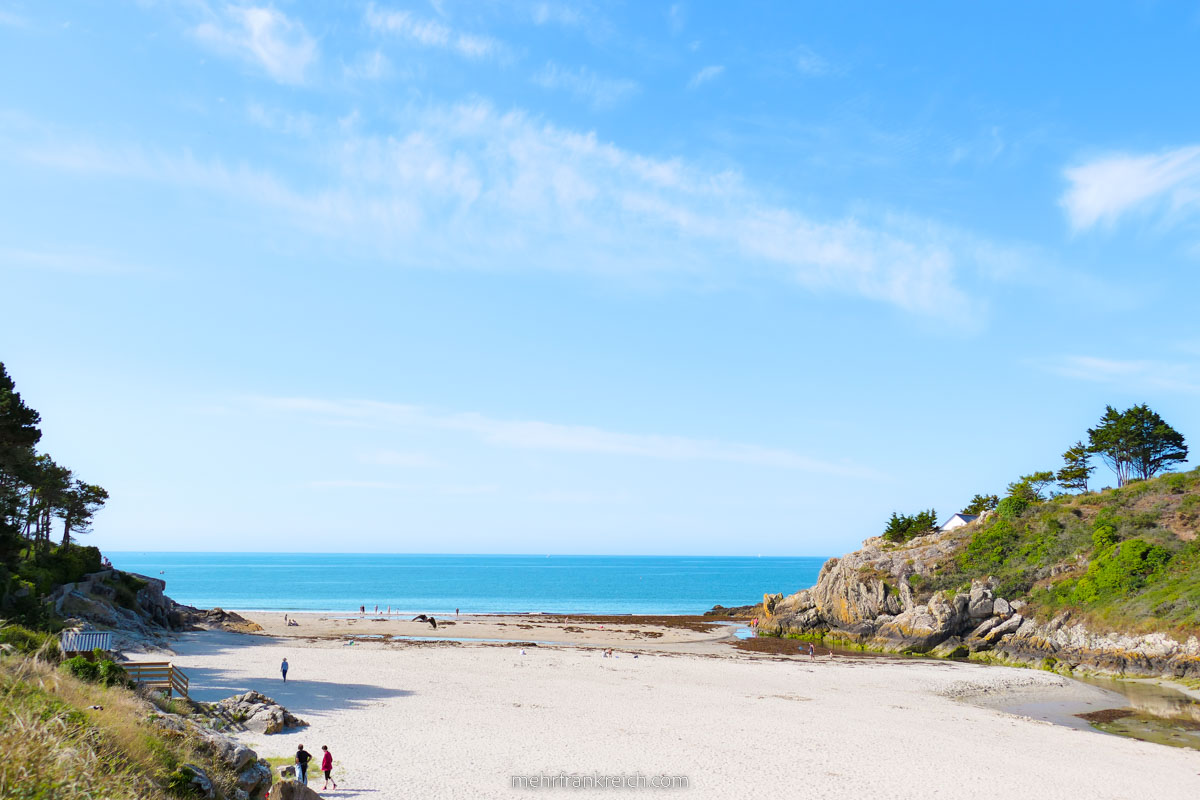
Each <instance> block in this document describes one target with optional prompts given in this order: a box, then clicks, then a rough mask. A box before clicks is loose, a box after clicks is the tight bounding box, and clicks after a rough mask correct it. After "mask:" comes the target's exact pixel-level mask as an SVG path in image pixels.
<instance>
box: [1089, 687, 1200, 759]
mask: <svg viewBox="0 0 1200 800" xmlns="http://www.w3.org/2000/svg"><path fill="white" fill-rule="evenodd" d="M1076 680H1078V681H1080V682H1081V683H1087V684H1090V685H1092V686H1096V687H1099V688H1101V689H1105V690H1107V691H1109V692H1112V693H1115V694H1117V695H1120V696H1121V699H1122V701H1123V705H1120V706H1114V707H1113V708H1112V709H1101V710H1097V711H1093V712H1089V713H1085V714H1079V715H1077V716H1079V717H1080V718H1081V719H1083V720H1086V721H1087V722H1088V723H1089V724H1090V725H1091V726H1092V727H1093V728H1095V729H1096V730H1100V731H1104V732H1105V733H1112V734H1116V735H1117V736H1129V737H1131V738H1134V739H1141V740H1142V741H1146V742H1155V743H1157V744H1165V745H1169V746H1171V747H1190V748H1192V749H1194V750H1200V700H1196V698H1194V697H1192V696H1190V695H1188V694H1186V693H1184V692H1181V691H1179V690H1178V689H1174V688H1171V687H1169V686H1163V685H1161V684H1158V683H1154V682H1152V681H1142V680H1116V679H1111V678H1076Z"/></svg>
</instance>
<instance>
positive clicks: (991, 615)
mask: <svg viewBox="0 0 1200 800" xmlns="http://www.w3.org/2000/svg"><path fill="white" fill-rule="evenodd" d="M970 535H971V530H970V529H969V528H958V529H956V530H953V531H947V532H944V533H933V534H929V535H927V536H921V537H918V538H916V539H914V540H912V541H911V542H909V543H907V544H904V545H896V544H891V543H889V542H886V541H884V540H883V539H882V538H878V537H877V538H873V539H868V540H867V541H865V542H863V547H862V549H860V550H857V551H855V552H853V553H849V554H848V555H846V556H844V557H842V558H833V559H830V560H829V561H827V562H825V565H824V566H823V567H822V568H821V572H820V575H819V577H818V578H817V584H816V586H814V587H812V588H811V589H805V590H803V591H800V592H797V593H795V594H792V595H789V596H787V597H782V596H780V595H766V596H764V598H763V608H762V611H763V615H764V619H762V621H760V623H759V631H760V633H765V634H769V635H777V636H831V637H833V638H838V639H845V640H848V641H850V642H853V643H855V644H857V645H860V646H863V647H865V648H868V649H871V650H878V651H882V652H895V653H928V654H930V655H937V656H943V657H961V656H967V655H969V654H977V653H987V654H989V655H988V656H985V657H991V658H995V659H997V660H1001V661H1006V662H1012V663H1021V664H1029V665H1036V666H1047V667H1056V668H1058V667H1061V668H1069V669H1075V668H1077V667H1082V668H1084V669H1085V670H1089V671H1095V672H1104V673H1112V674H1128V675H1147V676H1163V677H1173V678H1180V677H1191V678H1198V677H1200V641H1198V640H1197V639H1196V637H1191V638H1189V639H1187V640H1186V641H1183V642H1181V641H1178V640H1176V639H1174V638H1172V637H1170V636H1167V635H1165V634H1161V633H1153V634H1141V635H1126V634H1121V633H1097V632H1094V631H1091V630H1089V629H1088V628H1087V627H1086V626H1084V625H1083V624H1081V623H1078V622H1072V620H1071V618H1070V613H1069V612H1064V613H1062V614H1059V615H1058V616H1055V617H1054V618H1053V619H1049V620H1038V619H1036V618H1034V617H1033V616H1032V614H1030V613H1029V612H1028V609H1027V608H1026V606H1025V604H1024V603H1023V602H1022V601H1020V600H1012V601H1009V600H1008V599H1006V598H1003V597H999V596H997V594H996V591H995V583H994V581H992V580H991V579H990V578H984V579H978V580H975V581H973V582H972V583H971V587H970V590H969V591H958V592H947V591H936V592H929V591H921V590H920V589H919V588H914V587H921V586H924V585H927V584H928V583H930V582H931V580H932V578H933V577H934V575H935V573H936V571H937V567H938V564H939V563H942V562H944V561H945V559H947V558H953V557H954V554H955V553H956V551H957V550H959V549H960V548H961V547H962V545H963V544H964V543H965V541H966V540H967V539H969V538H970ZM1023 611H1025V612H1026V613H1022V612H1023Z"/></svg>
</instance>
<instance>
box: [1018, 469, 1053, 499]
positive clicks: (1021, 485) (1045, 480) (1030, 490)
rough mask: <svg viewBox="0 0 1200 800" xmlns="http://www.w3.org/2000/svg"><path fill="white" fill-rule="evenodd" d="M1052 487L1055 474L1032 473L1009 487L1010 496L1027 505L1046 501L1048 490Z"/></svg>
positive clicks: (1047, 472) (1023, 476)
mask: <svg viewBox="0 0 1200 800" xmlns="http://www.w3.org/2000/svg"><path fill="white" fill-rule="evenodd" d="M1052 485H1054V473H1053V472H1050V471H1049V470H1046V471H1044V472H1031V473H1029V474H1028V475H1022V476H1021V477H1020V478H1018V479H1017V480H1015V481H1013V482H1012V483H1010V484H1009V485H1008V496H1009V497H1016V498H1018V499H1021V500H1024V501H1025V502H1026V503H1040V502H1042V501H1043V500H1045V499H1046V490H1047V489H1048V488H1049V487H1050V486H1052Z"/></svg>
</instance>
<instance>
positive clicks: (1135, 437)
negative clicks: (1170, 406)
mask: <svg viewBox="0 0 1200 800" xmlns="http://www.w3.org/2000/svg"><path fill="white" fill-rule="evenodd" d="M1088 452H1090V453H1094V454H1096V455H1098V456H1099V457H1100V460H1101V461H1103V462H1104V463H1105V464H1107V465H1108V466H1109V467H1110V468H1111V469H1112V471H1113V472H1115V473H1116V475H1117V485H1118V486H1124V485H1125V484H1127V483H1128V482H1129V481H1130V480H1132V479H1134V478H1142V479H1145V478H1153V477H1154V476H1155V475H1157V474H1159V473H1160V472H1167V471H1170V470H1172V469H1174V468H1175V467H1177V466H1178V465H1179V464H1180V463H1182V462H1183V461H1185V460H1186V459H1187V454H1188V448H1187V444H1186V443H1185V441H1184V438H1183V434H1181V433H1179V431H1177V430H1175V429H1174V428H1172V427H1171V426H1170V425H1168V424H1167V423H1166V422H1165V421H1164V420H1163V418H1162V417H1160V416H1159V415H1158V413H1157V412H1155V411H1154V410H1152V409H1151V408H1150V407H1149V406H1148V405H1146V404H1145V403H1143V404H1141V405H1137V406H1132V407H1131V408H1127V409H1125V410H1124V411H1117V410H1116V409H1115V408H1113V407H1112V406H1107V407H1106V408H1105V410H1104V416H1102V417H1101V418H1100V422H1099V423H1098V424H1097V425H1096V427H1094V428H1089V429H1088Z"/></svg>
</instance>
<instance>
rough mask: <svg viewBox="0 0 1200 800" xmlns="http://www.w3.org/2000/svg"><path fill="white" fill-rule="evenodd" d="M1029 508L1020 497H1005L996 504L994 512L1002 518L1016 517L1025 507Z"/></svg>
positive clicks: (1022, 512)
mask: <svg viewBox="0 0 1200 800" xmlns="http://www.w3.org/2000/svg"><path fill="white" fill-rule="evenodd" d="M1027 508H1029V503H1028V501H1026V500H1023V499H1022V498H1020V497H1006V498H1004V499H1003V500H1001V501H1000V505H998V506H996V513H997V514H998V515H999V516H1000V517H1001V518H1002V519H1016V518H1017V517H1019V516H1021V515H1022V514H1024V513H1025V509H1027Z"/></svg>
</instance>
